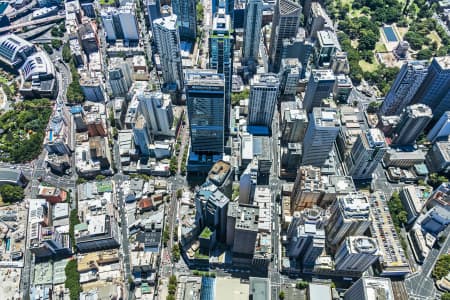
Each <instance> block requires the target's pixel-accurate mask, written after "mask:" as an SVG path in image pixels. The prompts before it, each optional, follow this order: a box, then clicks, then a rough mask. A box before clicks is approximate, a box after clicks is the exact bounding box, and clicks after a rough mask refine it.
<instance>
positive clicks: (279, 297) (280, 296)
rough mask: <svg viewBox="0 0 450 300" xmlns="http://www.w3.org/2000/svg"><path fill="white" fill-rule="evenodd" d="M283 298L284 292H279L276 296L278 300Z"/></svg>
mask: <svg viewBox="0 0 450 300" xmlns="http://www.w3.org/2000/svg"><path fill="white" fill-rule="evenodd" d="M284 298H285V294H284V291H280V293H279V294H278V299H280V300H284Z"/></svg>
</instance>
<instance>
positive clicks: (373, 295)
mask: <svg viewBox="0 0 450 300" xmlns="http://www.w3.org/2000/svg"><path fill="white" fill-rule="evenodd" d="M354 299H358V300H375V299H384V300H394V299H395V298H394V293H393V291H392V285H391V280H390V279H389V278H382V277H362V278H360V279H359V280H358V281H357V282H355V283H354V284H353V285H352V286H351V287H350V288H349V289H348V290H347V291H346V292H345V294H344V300H354Z"/></svg>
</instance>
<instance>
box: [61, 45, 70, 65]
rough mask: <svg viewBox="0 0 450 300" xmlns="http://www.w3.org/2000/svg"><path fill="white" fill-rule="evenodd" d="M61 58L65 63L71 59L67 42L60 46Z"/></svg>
mask: <svg viewBox="0 0 450 300" xmlns="http://www.w3.org/2000/svg"><path fill="white" fill-rule="evenodd" d="M62 58H63V60H64V61H65V62H66V63H68V62H70V60H71V59H72V53H71V52H70V46H69V43H65V44H64V46H63V48H62Z"/></svg>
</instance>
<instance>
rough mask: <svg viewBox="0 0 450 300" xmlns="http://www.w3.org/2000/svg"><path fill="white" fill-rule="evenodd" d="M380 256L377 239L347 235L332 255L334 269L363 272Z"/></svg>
mask: <svg viewBox="0 0 450 300" xmlns="http://www.w3.org/2000/svg"><path fill="white" fill-rule="evenodd" d="M380 256H381V253H380V250H379V249H378V244H377V240H376V239H374V238H370V237H367V236H348V237H347V238H346V239H345V240H344V242H342V244H341V246H340V247H339V249H338V250H337V251H336V255H335V256H334V263H335V265H336V271H338V272H355V273H359V274H361V273H364V272H365V271H366V270H367V269H368V268H369V267H370V266H371V265H372V264H374V263H375V262H376V261H377V260H378V259H379V258H380Z"/></svg>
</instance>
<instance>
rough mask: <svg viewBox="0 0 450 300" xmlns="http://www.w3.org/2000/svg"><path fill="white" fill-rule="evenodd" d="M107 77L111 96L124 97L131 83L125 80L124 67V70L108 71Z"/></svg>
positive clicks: (116, 68) (115, 68)
mask: <svg viewBox="0 0 450 300" xmlns="http://www.w3.org/2000/svg"><path fill="white" fill-rule="evenodd" d="M108 75H109V80H108V81H109V85H110V87H111V91H112V95H113V96H114V97H121V96H125V95H126V94H127V93H128V90H129V89H130V87H131V82H130V81H129V80H128V78H127V77H128V76H127V72H126V66H124V68H121V67H114V68H112V69H110V70H109V72H108ZM130 79H131V78H130Z"/></svg>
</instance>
